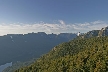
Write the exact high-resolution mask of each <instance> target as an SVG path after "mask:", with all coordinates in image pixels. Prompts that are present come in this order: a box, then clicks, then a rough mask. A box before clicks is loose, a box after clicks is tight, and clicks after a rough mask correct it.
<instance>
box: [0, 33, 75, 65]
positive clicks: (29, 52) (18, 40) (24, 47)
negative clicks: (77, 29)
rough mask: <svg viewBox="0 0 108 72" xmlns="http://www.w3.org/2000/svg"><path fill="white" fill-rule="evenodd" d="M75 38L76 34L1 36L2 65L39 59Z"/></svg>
mask: <svg viewBox="0 0 108 72" xmlns="http://www.w3.org/2000/svg"><path fill="white" fill-rule="evenodd" d="M75 37H76V34H74V33H60V34H58V35H56V34H46V33H44V32H38V33H28V34H24V35H23V34H7V35H4V36H0V65H2V64H5V63H8V62H13V63H14V62H17V61H28V60H30V59H32V58H38V57H40V56H41V55H42V54H45V53H47V52H48V51H50V50H51V49H52V48H53V47H54V46H56V45H58V44H59V43H62V42H67V41H69V40H72V39H73V38H75Z"/></svg>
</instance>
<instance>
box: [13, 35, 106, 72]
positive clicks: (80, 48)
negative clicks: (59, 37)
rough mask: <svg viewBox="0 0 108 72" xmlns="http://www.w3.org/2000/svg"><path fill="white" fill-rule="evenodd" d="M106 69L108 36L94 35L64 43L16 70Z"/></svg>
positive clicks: (103, 71) (79, 71)
mask: <svg viewBox="0 0 108 72" xmlns="http://www.w3.org/2000/svg"><path fill="white" fill-rule="evenodd" d="M106 71H108V37H92V38H84V39H79V38H77V39H74V40H72V41H70V42H66V43H62V44H60V45H58V46H56V47H54V48H53V49H52V51H50V52H49V53H48V54H46V55H44V56H42V57H41V58H40V59H38V60H37V61H36V62H35V63H33V64H31V65H30V66H27V67H23V68H21V69H18V70H16V71H15V72H106Z"/></svg>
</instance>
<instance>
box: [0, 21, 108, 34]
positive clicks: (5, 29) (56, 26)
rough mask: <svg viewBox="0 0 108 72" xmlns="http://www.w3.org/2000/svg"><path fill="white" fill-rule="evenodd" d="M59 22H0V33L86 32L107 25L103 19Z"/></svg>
mask: <svg viewBox="0 0 108 72" xmlns="http://www.w3.org/2000/svg"><path fill="white" fill-rule="evenodd" d="M58 22H59V23H52V24H51V23H44V22H41V23H34V24H23V23H13V24H4V23H3V24H0V35H6V34H26V33H31V32H35V33H37V32H46V33H48V34H49V33H55V34H58V33H64V32H66V33H76V32H79V31H80V32H82V33H83V32H88V31H91V30H99V29H101V28H102V27H106V26H108V23H107V22H105V21H94V22H85V23H73V24H66V23H65V22H64V21H63V20H58Z"/></svg>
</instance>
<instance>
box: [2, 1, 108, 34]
mask: <svg viewBox="0 0 108 72" xmlns="http://www.w3.org/2000/svg"><path fill="white" fill-rule="evenodd" d="M105 26H108V0H0V35H4V34H7V33H28V32H38V31H42V32H46V33H60V32H72V33H73V32H79V31H80V32H87V31H89V30H94V29H100V28H102V27H105Z"/></svg>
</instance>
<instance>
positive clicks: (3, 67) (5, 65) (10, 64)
mask: <svg viewBox="0 0 108 72" xmlns="http://www.w3.org/2000/svg"><path fill="white" fill-rule="evenodd" d="M8 66H12V62H10V63H6V64H4V65H1V66H0V72H2V71H3V70H4V69H5V68H7V67H8Z"/></svg>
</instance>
